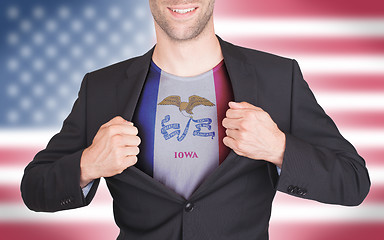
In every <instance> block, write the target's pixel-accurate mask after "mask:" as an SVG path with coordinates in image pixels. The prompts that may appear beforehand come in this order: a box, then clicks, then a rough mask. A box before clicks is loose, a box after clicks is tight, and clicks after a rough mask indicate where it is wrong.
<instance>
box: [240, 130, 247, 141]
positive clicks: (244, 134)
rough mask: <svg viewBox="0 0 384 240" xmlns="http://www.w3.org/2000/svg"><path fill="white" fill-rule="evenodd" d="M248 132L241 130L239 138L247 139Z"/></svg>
mask: <svg viewBox="0 0 384 240" xmlns="http://www.w3.org/2000/svg"><path fill="white" fill-rule="evenodd" d="M247 135H248V134H247V132H245V131H239V140H246V139H247Z"/></svg>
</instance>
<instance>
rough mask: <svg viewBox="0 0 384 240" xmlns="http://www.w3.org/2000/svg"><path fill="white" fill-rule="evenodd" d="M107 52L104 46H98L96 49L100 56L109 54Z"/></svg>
mask: <svg viewBox="0 0 384 240" xmlns="http://www.w3.org/2000/svg"><path fill="white" fill-rule="evenodd" d="M107 53H108V51H107V49H106V48H105V47H104V46H98V47H97V49H96V54H97V56H99V57H101V58H103V57H105V56H107Z"/></svg>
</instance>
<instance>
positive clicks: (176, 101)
mask: <svg viewBox="0 0 384 240" xmlns="http://www.w3.org/2000/svg"><path fill="white" fill-rule="evenodd" d="M158 105H174V106H176V107H178V108H179V111H180V112H181V113H183V111H185V112H186V113H188V114H190V116H192V115H193V112H192V110H193V109H194V108H195V107H197V106H200V105H203V106H215V104H213V103H212V102H211V101H209V100H208V99H206V98H203V97H200V96H197V95H192V96H190V97H189V98H188V102H182V101H181V98H180V96H176V95H172V96H169V97H166V98H164V99H163V100H162V101H161V102H160V103H159V104H158Z"/></svg>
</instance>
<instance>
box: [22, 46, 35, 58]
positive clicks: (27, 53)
mask: <svg viewBox="0 0 384 240" xmlns="http://www.w3.org/2000/svg"><path fill="white" fill-rule="evenodd" d="M31 53H32V50H31V48H30V47H29V46H26V45H25V46H22V47H21V48H20V55H21V56H22V57H23V58H28V57H30V56H31Z"/></svg>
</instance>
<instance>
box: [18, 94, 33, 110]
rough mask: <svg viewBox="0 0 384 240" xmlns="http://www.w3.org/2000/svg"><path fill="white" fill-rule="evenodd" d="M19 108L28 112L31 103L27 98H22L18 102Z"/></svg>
mask: <svg viewBox="0 0 384 240" xmlns="http://www.w3.org/2000/svg"><path fill="white" fill-rule="evenodd" d="M19 103H20V107H21V109H23V110H28V109H30V108H31V105H32V101H31V100H30V99H29V98H27V97H23V98H22V99H21V100H20V102H19Z"/></svg>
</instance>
